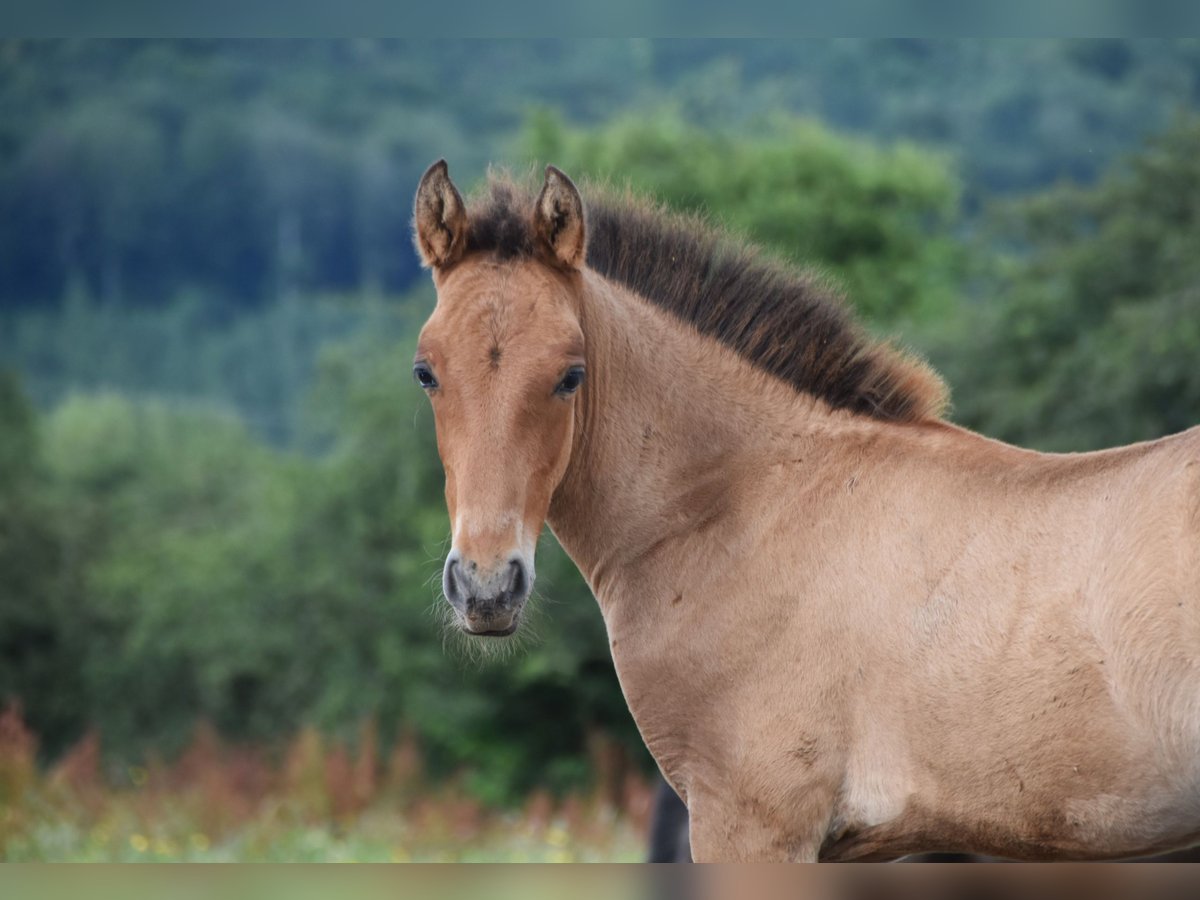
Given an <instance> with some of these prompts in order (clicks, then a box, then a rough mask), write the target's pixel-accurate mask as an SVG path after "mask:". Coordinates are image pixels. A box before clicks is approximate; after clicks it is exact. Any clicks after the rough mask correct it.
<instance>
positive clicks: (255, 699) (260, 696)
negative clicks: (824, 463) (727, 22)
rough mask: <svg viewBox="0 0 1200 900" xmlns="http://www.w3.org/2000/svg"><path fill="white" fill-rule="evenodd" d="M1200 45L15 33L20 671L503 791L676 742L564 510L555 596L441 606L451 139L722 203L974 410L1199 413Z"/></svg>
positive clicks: (734, 221) (126, 753)
mask: <svg viewBox="0 0 1200 900" xmlns="http://www.w3.org/2000/svg"><path fill="white" fill-rule="evenodd" d="M496 73H503V74H504V78H500V77H498V76H497V74H496ZM447 84H452V85H455V89H454V90H446V89H445V85H447ZM1197 85H1200V51H1198V50H1197V45H1196V44H1195V43H1194V42H1186V41H1185V42H1142V41H1137V42H1127V41H1108V42H1071V41H1046V42H1018V43H1011V44H990V43H975V42H944V43H942V42H934V43H929V42H920V41H899V42H875V41H839V42H826V43H809V42H801V43H798V44H796V43H788V44H784V43H775V42H758V43H753V44H743V43H739V42H705V41H700V42H616V41H596V42H580V43H575V44H569V43H561V42H553V41H551V42H534V43H459V42H436V43H432V44H426V43H422V44H421V45H417V44H414V43H405V42H400V43H394V42H370V41H368V42H298V43H266V44H259V43H253V42H250V43H244V42H234V43H224V42H188V43H171V42H166V43H164V42H154V41H152V42H133V43H122V44H110V43H72V42H32V43H30V42H22V43H5V44H2V45H0V109H2V110H3V111H4V115H3V116H0V368H7V369H8V370H9V371H8V372H6V373H5V374H3V376H0V650H2V652H0V700H3V699H4V698H6V697H13V698H19V699H20V700H21V702H22V704H23V707H24V719H25V721H26V722H27V723H28V725H29V727H30V728H31V729H32V731H33V732H35V733H36V734H37V735H39V737H40V745H39V747H40V750H39V752H40V758H41V761H42V763H44V764H50V763H53V762H54V761H56V760H62V759H63V757H64V753H67V752H68V749H69V748H71V747H75V748H76V749H75V750H74V751H71V752H70V754H69V755H75V754H78V753H79V752H82V751H80V750H79V748H80V747H81V746H83V747H87V746H92V745H89V744H87V743H86V741H88V740H91V741H94V742H98V743H95V745H94V746H95V747H96V748H102V751H101V749H94V750H93V751H89V752H94V753H97V754H99V753H101V752H102V753H103V757H104V760H105V761H106V762H105V763H104V764H103V771H104V772H105V773H107V774H109V775H110V776H111V777H112V778H113V779H115V780H116V781H117V782H120V781H121V779H122V778H123V777H124V775H123V774H122V773H127V772H129V771H130V767H131V766H134V767H138V766H140V767H145V766H146V765H148V764H149V763H150V762H151V761H153V760H154V759H163V760H173V759H179V758H184V757H187V755H188V751H187V750H186V748H188V747H189V746H192V745H194V738H193V735H194V729H195V727H196V723H197V722H207V723H210V725H211V727H212V728H214V729H215V730H216V733H218V734H219V735H221V738H222V739H223V740H227V741H233V742H240V743H241V744H246V745H252V746H254V747H257V748H265V749H263V752H265V753H271V752H274V753H276V754H278V755H286V752H287V750H286V748H287V746H288V745H289V742H292V740H293V736H294V735H296V734H298V733H302V732H303V730H304V729H305V728H310V727H311V728H316V729H318V730H319V733H320V734H324V735H326V736H328V737H329V739H331V740H335V741H343V742H350V743H354V742H355V741H358V740H359V739H360V738H359V737H357V735H358V729H359V728H360V726H361V723H362V722H364V721H377V722H378V723H379V731H378V733H377V734H375V736H374V737H373V738H372V740H373V741H375V742H376V743H377V744H378V746H379V747H380V748H381V750H382V752H385V753H386V752H387V748H388V747H390V746H393V745H397V746H399V745H402V744H403V743H404V741H406V740H409V739H411V740H412V741H413V742H415V744H416V745H418V746H419V747H420V752H421V755H422V758H423V763H422V766H421V771H422V774H423V777H427V778H428V779H430V780H431V781H433V782H436V783H440V784H453V785H455V790H459V791H461V792H462V794H463V795H465V796H469V797H470V798H472V800H473V802H476V803H481V804H485V805H505V804H508V805H511V804H515V803H517V802H519V800H520V799H521V798H523V797H525V796H527V795H528V793H529V792H530V791H531V790H535V789H538V788H541V789H546V790H549V791H552V792H556V793H559V794H562V793H565V792H569V791H572V790H577V789H579V788H580V786H582V785H586V784H587V783H589V781H591V780H593V779H595V778H596V777H597V776H596V768H597V758H598V756H597V752H596V749H595V748H596V747H597V746H598V745H602V746H606V747H609V750H606V751H605V752H604V753H603V754H600V757H602V758H604V759H607V760H608V762H607V763H605V765H607V766H608V767H609V768H610V769H614V770H616V771H625V770H628V769H630V768H637V767H638V766H645V765H646V763H647V760H646V757H645V756H644V751H643V750H642V749H641V746H640V742H639V740H638V738H637V735H636V732H635V730H634V728H633V726H632V723H631V721H630V719H629V716H628V713H627V712H626V709H625V704H624V700H623V698H622V696H621V694H620V691H619V688H618V686H617V683H616V680H615V676H614V673H613V670H612V664H611V660H610V657H609V651H608V646H607V641H606V639H605V635H604V631H603V623H602V622H601V620H600V616H599V613H598V610H597V609H596V606H595V603H594V602H593V601H592V600H591V598H590V597H589V595H588V592H587V590H586V588H585V586H584V585H583V584H582V582H581V580H580V579H579V577H578V575H577V573H575V572H574V570H573V568H572V567H571V565H570V563H569V562H568V561H567V560H566V559H565V557H564V556H563V555H562V553H561V552H560V551H559V550H558V549H557V548H556V547H555V546H554V544H553V541H552V540H551V539H549V538H548V537H547V539H546V540H545V541H543V546H542V547H541V549H540V551H539V566H538V569H539V583H538V587H539V589H540V592H541V593H542V594H543V595H544V596H543V598H542V599H540V600H539V601H538V603H537V606H538V609H539V610H540V612H539V613H538V617H537V619H536V620H535V621H534V622H533V623H532V624H533V625H534V630H536V631H537V632H539V634H540V640H538V641H536V642H533V643H531V644H529V645H528V646H525V647H524V648H522V649H521V650H520V651H519V652H518V653H516V654H514V655H513V656H512V657H511V658H509V659H507V660H504V661H501V662H494V663H481V662H478V661H475V660H472V659H471V658H470V657H469V655H467V654H465V653H463V652H460V651H458V650H457V649H456V648H455V646H454V645H453V642H452V641H450V642H447V641H446V640H445V637H444V635H443V632H442V629H441V626H440V624H439V620H438V616H437V614H436V610H437V609H438V608H439V603H440V601H439V599H438V583H437V576H438V573H439V570H440V561H441V557H442V556H443V554H444V550H445V541H446V535H447V531H448V524H447V522H446V516H445V509H444V505H443V501H442V497H441V470H440V466H439V464H438V460H437V456H436V452H435V448H434V444H433V429H432V423H431V421H430V416H429V411H428V409H427V404H426V403H425V400H424V398H423V397H422V396H421V395H420V392H419V391H418V390H416V388H414V387H413V386H412V384H411V381H410V377H409V365H410V360H411V348H412V343H413V341H414V340H415V334H416V328H417V326H418V324H419V323H420V322H421V321H422V319H423V318H424V316H425V315H426V314H427V312H428V310H429V308H430V307H431V305H432V291H431V289H430V288H429V286H428V285H427V283H426V281H425V278H424V276H419V273H418V270H417V266H416V262H415V259H414V257H413V255H412V251H411V245H410V239H409V236H408V223H407V220H408V216H409V203H410V200H411V193H412V190H413V187H414V184H415V181H416V178H417V177H418V176H419V174H420V171H421V170H422V169H423V167H424V166H425V165H426V164H427V163H428V162H429V161H430V160H431V159H433V158H436V157H437V156H439V155H445V156H447V157H449V158H450V159H451V162H452V164H453V170H454V172H455V175H456V177H458V178H460V180H461V181H460V183H461V184H462V186H464V187H466V186H467V185H468V184H469V182H470V180H471V178H472V177H474V176H476V175H478V173H480V172H481V171H482V166H483V163H484V162H486V161H487V159H489V158H490V159H493V160H494V161H497V162H502V163H507V164H510V165H513V166H516V167H523V166H525V165H529V164H531V163H541V162H545V161H553V162H555V163H556V164H558V165H560V166H563V167H564V168H565V169H566V170H567V171H568V172H570V173H571V174H573V175H581V176H582V175H588V176H591V177H595V178H602V179H610V180H613V181H615V182H617V183H625V182H628V183H630V184H631V185H632V186H633V187H634V188H636V189H638V190H643V191H648V192H651V193H653V194H654V195H656V196H658V197H660V198H661V199H663V200H664V201H665V202H667V203H669V204H672V205H674V206H677V207H680V208H686V209H698V210H703V211H705V212H707V213H708V214H710V215H711V216H713V217H714V218H716V219H717V220H719V221H721V222H723V223H726V224H727V225H729V226H730V227H731V228H733V229H735V230H736V231H738V232H740V233H742V234H744V235H746V236H747V237H749V238H750V239H751V240H753V241H755V242H757V243H761V244H762V245H763V246H764V247H765V248H766V249H767V252H770V253H774V254H777V255H780V256H782V257H784V258H787V259H791V260H796V261H800V262H803V263H805V264H811V265H816V266H819V267H821V268H823V269H824V270H826V271H828V272H830V273H831V274H832V275H833V276H834V277H835V278H837V279H838V280H839V281H840V282H841V283H842V284H844V285H845V287H846V290H847V294H848V296H849V298H850V300H851V302H852V303H853V304H855V306H856V307H857V308H858V309H859V310H860V311H861V312H862V313H863V314H864V317H865V318H866V319H867V321H868V324H869V325H870V326H871V327H873V328H875V329H876V330H879V331H881V332H888V331H899V332H900V333H901V334H902V335H903V336H904V338H905V339H907V340H908V341H910V342H912V343H914V344H916V345H918V346H919V347H921V348H923V349H925V350H926V351H927V352H928V353H929V354H930V355H931V357H932V359H933V360H934V362H935V363H936V365H937V366H938V367H939V368H941V369H942V370H943V372H944V373H945V374H947V376H948V378H949V381H950V383H951V386H952V388H953V390H954V398H955V410H956V412H955V418H956V420H958V421H960V422H962V423H964V424H967V425H969V426H971V427H975V428H979V429H981V430H982V431H984V432H985V433H988V434H991V435H994V436H997V437H1001V438H1005V439H1009V440H1016V441H1019V442H1022V443H1026V444H1031V445H1034V446H1039V447H1044V448H1054V449H1085V448H1089V447H1096V446H1102V445H1105V444H1112V443H1117V442H1121V441H1128V440H1135V439H1139V438H1145V437H1153V436H1156V435H1158V434H1162V433H1166V432H1169V431H1173V430H1178V429H1180V428H1183V427H1187V426H1189V425H1191V424H1195V423H1197V422H1200V375H1198V374H1197V367H1196V365H1195V359H1196V358H1197V355H1198V352H1200V324H1197V323H1200V255H1198V254H1197V253H1196V252H1195V248H1196V247H1197V246H1200V243H1198V240H1200V233H1198V232H1200V163H1198V162H1197V160H1198V159H1200V154H1198V153H1197V149H1198V148H1200V119H1197V118H1196V117H1195V115H1194V114H1187V113H1179V114H1178V115H1176V116H1175V117H1174V118H1172V116H1173V114H1174V113H1176V111H1177V110H1181V109H1182V110H1187V109H1194V108H1195V106H1196V99H1197V97H1196V94H1197ZM831 126H836V127H831ZM1151 132H1156V134H1155V135H1154V136H1152V137H1150V139H1149V141H1148V143H1146V144H1145V145H1144V146H1141V147H1140V148H1139V147H1138V146H1137V143H1136V142H1137V138H1138V136H1139V135H1143V134H1147V135H1148V134H1150V133H1151ZM1068 178H1069V179H1071V180H1070V181H1067V180H1063V179H1068ZM1016 188H1020V189H1021V190H1022V193H1014V192H1013V191H1014V189H1016ZM22 727H24V726H22ZM88 735H98V737H90V738H89V737H87V736H88ZM81 741H84V742H85V743H84V744H80V742H81ZM181 755H182V756H181ZM22 758H24V757H22ZM164 765H167V763H164ZM22 777H24V776H22ZM29 777H30V778H32V777H34V776H32V775H31V776H29ZM605 777H606V778H607V780H608V782H609V783H619V782H620V778H619V777H617V776H616V775H614V774H613V772H611V771H610V772H609V774H608V775H607V776H605ZM39 796H42V795H41V794H39ZM10 799H11V798H10ZM39 802H41V801H39ZM122 802H123V801H122ZM3 803H4V801H3V799H2V798H0V805H3ZM122 815H124V813H122ZM73 821H75V820H73ZM92 821H93V820H91V819H87V818H86V817H80V818H78V822H83V823H86V822H92ZM78 827H79V828H84V829H86V828H92V827H94V825H87V824H83V825H79V826H78ZM130 827H131V828H132V827H134V826H130ZM189 827H190V826H189ZM83 833H84V832H80V833H79V834H77V835H76V837H75V838H70V839H71V840H75V839H76V838H78V839H79V840H83V838H81V837H80V836H79V835H81V834H83ZM133 833H136V834H142V833H143V832H131V834H133ZM39 840H40V838H39ZM30 846H32V845H30ZM135 851H136V848H135ZM372 852H373V851H372ZM28 855H30V856H37V853H36V852H34V851H30V853H29V854H28Z"/></svg>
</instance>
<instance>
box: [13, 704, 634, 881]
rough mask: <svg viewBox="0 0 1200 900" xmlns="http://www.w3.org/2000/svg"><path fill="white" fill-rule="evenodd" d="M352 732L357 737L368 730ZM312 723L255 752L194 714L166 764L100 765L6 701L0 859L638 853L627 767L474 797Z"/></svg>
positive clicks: (416, 765) (96, 753) (604, 857)
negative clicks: (33, 728) (279, 748)
mask: <svg viewBox="0 0 1200 900" xmlns="http://www.w3.org/2000/svg"><path fill="white" fill-rule="evenodd" d="M366 737H368V738H370V737H371V735H370V734H368V735H367V736H366ZM359 744H360V747H361V748H362V749H360V751H359V752H357V753H356V754H354V755H351V754H350V753H349V752H348V751H347V749H346V748H345V747H343V746H340V745H331V744H329V743H328V742H327V741H325V740H323V739H322V738H321V736H320V735H318V734H317V733H316V732H313V731H305V732H302V733H301V734H300V735H298V736H297V737H296V739H295V740H294V741H293V742H292V743H291V745H290V747H289V748H288V749H287V751H286V753H284V754H282V755H281V756H280V758H279V759H278V760H277V761H276V762H275V763H274V764H271V763H270V762H269V761H267V758H266V756H265V755H264V754H262V753H260V752H256V751H254V750H252V749H247V748H233V747H228V746H225V745H223V744H222V743H221V742H220V741H219V740H218V739H217V737H216V736H215V734H213V732H212V731H211V730H209V729H203V728H201V729H199V730H198V732H197V736H196V739H195V740H194V741H193V743H192V745H191V746H190V747H189V748H188V750H187V751H186V752H185V753H184V754H183V755H182V756H181V757H180V758H179V759H178V760H176V761H175V762H174V763H172V764H171V765H170V766H167V765H150V766H146V767H132V768H127V769H124V770H121V771H118V772H117V773H115V774H116V777H114V773H113V772H112V771H105V772H103V773H102V768H103V764H102V760H101V753H100V745H99V740H98V739H97V738H96V737H94V736H90V737H88V738H85V739H84V740H83V741H82V742H81V743H80V744H79V745H78V746H77V747H76V748H75V749H74V750H73V751H72V752H71V753H69V754H67V756H66V757H64V758H63V759H62V760H61V761H59V762H58V763H57V764H56V765H55V766H54V767H53V768H51V769H49V770H42V769H40V768H39V767H38V766H37V764H36V760H35V749H36V742H35V740H34V738H33V736H32V735H31V734H29V732H28V731H27V730H26V729H25V727H24V725H23V724H22V722H21V719H20V715H19V713H18V712H17V711H16V710H15V709H12V708H10V709H9V710H8V711H7V712H5V713H3V715H0V859H3V860H4V861H6V862H66V861H88V862H175V861H179V862H206V861H242V862H293V861H295V862H325V861H328V862H410V861H411V862H506V861H526V862H599V861H613V862H615V861H636V860H640V859H642V858H643V856H644V853H645V849H644V848H645V829H646V820H647V818H648V815H649V809H650V803H651V788H650V787H649V785H648V784H647V783H646V780H645V779H644V778H643V777H641V776H640V775H637V774H626V775H624V776H623V777H622V778H621V780H620V783H615V784H607V785H600V786H598V788H597V789H596V790H595V791H593V792H591V793H589V794H586V795H574V796H568V797H565V798H553V797H551V796H550V795H549V794H547V793H544V792H536V793H534V794H533V795H531V796H530V797H529V798H527V800H526V802H525V804H524V806H523V807H522V808H521V809H516V810H489V809H485V808H483V807H482V806H480V804H478V803H477V802H476V801H475V800H473V799H472V798H471V797H470V796H469V795H468V794H467V793H466V792H465V791H463V790H462V789H461V788H460V787H458V786H457V785H456V784H455V783H454V782H451V783H448V784H443V785H440V786H436V787H435V786H430V785H428V784H427V783H426V782H425V779H424V778H423V774H422V767H421V765H420V760H419V754H418V752H417V750H416V748H415V746H414V745H413V743H412V742H411V741H406V742H401V743H400V744H398V745H397V747H396V748H394V750H393V751H392V753H391V754H390V755H389V757H388V758H387V759H386V760H379V759H377V758H376V756H375V753H374V751H373V749H372V748H373V747H374V746H375V742H373V741H371V740H361V741H360V742H359Z"/></svg>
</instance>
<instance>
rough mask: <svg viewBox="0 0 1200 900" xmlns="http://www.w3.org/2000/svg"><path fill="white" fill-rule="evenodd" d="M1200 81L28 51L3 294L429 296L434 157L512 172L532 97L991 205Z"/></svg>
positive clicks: (114, 44) (9, 126) (638, 49)
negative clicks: (790, 148)
mask: <svg viewBox="0 0 1200 900" xmlns="http://www.w3.org/2000/svg"><path fill="white" fill-rule="evenodd" d="M1198 76H1200V44H1197V42H1196V41H1194V40H1186V41H1185V40H1178V41H1151V40H1109V41H1067V40H1038V41H1032V40H1023V41H1003V42H1000V41H971V40H940V41H934V40H878V39H854V40H833V41H831V40H801V41H796V40H789V41H764V40H757V41H741V40H736V41H732V40H700V41H671V40H588V41H568V40H538V41H487V42H484V41H461V40H430V39H428V38H424V37H422V38H419V39H411V40H401V41H394V40H388V41H376V40H355V41H348V40H306V41H278V42H252V41H7V42H5V43H3V44H2V45H0V109H2V110H3V111H4V115H3V116H2V117H0V307H14V306H16V307H24V306H28V305H34V304H40V305H47V304H49V305H53V304H55V303H57V302H58V301H59V300H60V299H61V298H62V297H63V296H64V295H65V294H66V293H68V292H69V291H70V290H72V289H75V288H78V287H81V286H82V287H84V288H86V290H87V292H88V293H89V294H90V295H92V296H95V297H100V298H102V299H104V300H105V301H106V302H109V303H116V302H124V303H131V302H133V303H137V304H141V305H146V306H159V305H162V304H163V303H164V302H166V301H168V300H169V299H170V298H173V297H174V296H176V295H177V294H179V293H181V292H185V291H187V290H199V291H203V292H204V293H205V294H207V295H209V296H211V297H212V298H214V299H217V298H219V299H220V300H221V301H223V302H226V303H231V304H234V305H238V306H255V305H259V304H261V303H264V302H268V301H269V300H271V299H273V298H275V297H278V296H280V295H281V294H287V293H288V292H300V291H303V292H306V293H311V292H344V291H353V290H364V289H366V290H380V289H385V290H388V291H393V292H394V291H401V290H405V289H407V288H408V287H409V286H410V285H411V284H412V282H413V281H414V280H415V279H416V278H417V276H418V267H417V264H416V259H415V257H414V255H413V254H412V252H411V249H410V248H409V246H408V240H407V225H408V217H409V201H410V198H411V191H412V187H413V185H414V184H415V182H416V179H417V178H418V177H419V175H420V173H421V171H422V169H423V168H424V167H425V166H426V165H428V164H429V163H430V162H431V161H432V160H434V159H436V158H438V157H439V156H444V157H447V158H449V159H450V160H452V162H453V164H454V165H455V167H456V169H457V170H459V171H479V169H480V168H481V167H482V166H483V165H484V164H486V163H487V162H503V161H504V160H502V159H500V158H499V157H500V151H501V148H502V147H503V146H504V144H505V143H506V141H507V140H508V139H509V138H510V137H511V136H512V135H513V133H514V132H515V131H516V130H517V129H518V128H519V126H520V123H521V121H522V118H523V117H524V116H525V115H526V113H527V112H528V110H529V108H530V107H531V106H539V105H540V106H548V107H550V108H553V109H555V110H557V111H559V112H560V114H562V115H563V116H564V117H566V118H567V119H568V120H570V121H572V122H575V123H581V124H589V125H590V124H595V123H597V122H601V121H604V120H607V119H609V118H610V117H612V116H613V115H616V114H618V113H630V112H633V113H635V114H637V115H638V116H640V117H641V118H645V119H649V118H652V117H654V116H656V115H657V114H658V113H659V112H660V111H661V109H662V107H663V105H664V103H666V104H669V105H672V106H673V107H675V108H676V109H678V110H679V116H680V118H681V120H682V121H684V122H687V123H688V124H689V125H690V126H692V127H696V128H700V129H703V130H705V131H710V130H718V131H724V132H727V133H738V134H740V135H742V136H743V139H745V138H748V137H749V136H751V135H754V134H756V133H757V132H758V130H759V129H761V128H763V127H764V122H766V121H768V120H769V119H770V117H772V116H774V115H776V114H779V113H782V114H784V115H788V116H792V117H795V116H804V117H812V118H818V119H821V120H823V121H826V122H829V123H830V124H831V125H833V126H834V127H836V128H839V129H842V130H844V131H848V132H854V133H856V134H859V135H862V136H864V137H870V138H872V139H874V140H884V141H893V140H897V139H907V140H913V141H918V142H920V143H921V144H922V145H924V146H935V147H938V148H940V149H942V150H945V151H949V152H952V153H954V154H955V155H956V156H957V157H958V158H959V159H960V161H961V166H962V171H963V173H964V176H965V181H966V183H967V186H968V190H969V193H970V196H971V197H972V199H973V200H976V199H978V197H979V196H980V194H981V193H983V192H985V191H995V190H1003V191H1008V190H1013V189H1017V188H1029V187H1031V186H1037V185H1045V184H1047V183H1050V182H1053V181H1054V180H1057V179H1060V178H1063V177H1072V178H1077V179H1085V180H1086V179H1090V178H1092V177H1094V176H1095V175H1096V174H1097V173H1098V172H1099V171H1100V170H1102V168H1103V167H1104V166H1105V165H1106V164H1107V163H1108V162H1109V161H1110V160H1111V159H1113V158H1114V156H1116V155H1117V154H1119V153H1121V152H1124V151H1125V150H1127V149H1128V148H1129V147H1130V145H1131V144H1132V143H1133V142H1134V141H1136V140H1137V139H1138V138H1139V137H1140V136H1142V135H1144V134H1147V133H1149V132H1151V131H1153V130H1154V129H1156V128H1159V127H1161V126H1162V125H1163V124H1164V123H1165V122H1166V121H1167V119H1168V117H1169V116H1170V115H1171V114H1172V113H1173V112H1175V111H1176V109H1177V108H1180V107H1190V106H1193V105H1194V104H1195V101H1196V90H1195V85H1196V83H1197V78H1198ZM685 156H686V155H685ZM892 202H893V201H891V200H888V199H885V201H884V206H885V207H890V205H891V204H892ZM856 227H859V228H861V227H862V226H861V225H859V226H856ZM793 246H794V244H793ZM822 258H823V257H822Z"/></svg>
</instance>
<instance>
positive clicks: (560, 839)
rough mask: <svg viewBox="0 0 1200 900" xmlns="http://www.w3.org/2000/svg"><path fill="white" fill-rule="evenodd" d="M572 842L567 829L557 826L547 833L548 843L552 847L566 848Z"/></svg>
mask: <svg viewBox="0 0 1200 900" xmlns="http://www.w3.org/2000/svg"><path fill="white" fill-rule="evenodd" d="M570 840H571V836H570V835H569V834H567V832H566V829H565V828H560V827H558V826H557V825H555V826H553V827H552V828H550V829H549V830H548V831H547V832H546V843H547V844H550V845H551V846H552V847H565V846H567V843H568V842H569V841H570Z"/></svg>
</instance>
